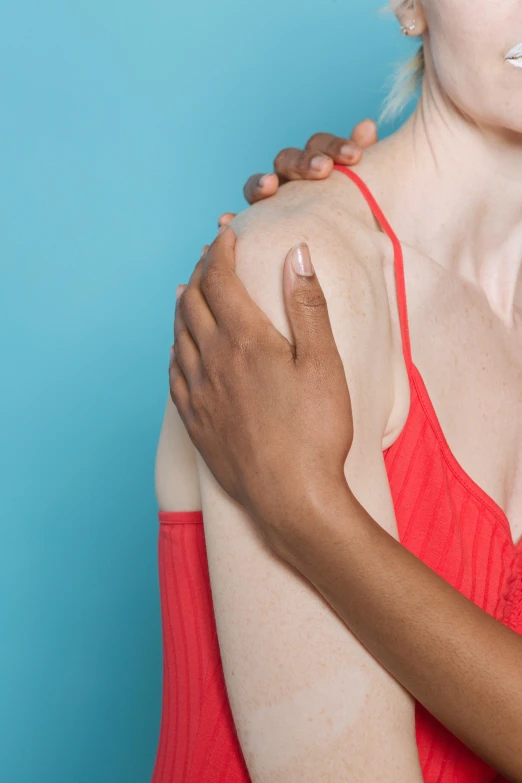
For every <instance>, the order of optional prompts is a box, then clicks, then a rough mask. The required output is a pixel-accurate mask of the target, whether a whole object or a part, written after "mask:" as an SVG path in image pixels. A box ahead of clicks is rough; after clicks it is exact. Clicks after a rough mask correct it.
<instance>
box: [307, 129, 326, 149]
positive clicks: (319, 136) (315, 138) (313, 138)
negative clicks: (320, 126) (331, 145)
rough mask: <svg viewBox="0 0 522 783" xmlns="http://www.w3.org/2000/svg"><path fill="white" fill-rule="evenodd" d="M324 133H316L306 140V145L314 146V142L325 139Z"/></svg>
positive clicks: (317, 142)
mask: <svg viewBox="0 0 522 783" xmlns="http://www.w3.org/2000/svg"><path fill="white" fill-rule="evenodd" d="M323 136H324V133H314V134H312V136H310V138H309V139H308V141H307V142H306V147H307V148H308V147H312V146H314V144H320V143H321V141H322V139H323Z"/></svg>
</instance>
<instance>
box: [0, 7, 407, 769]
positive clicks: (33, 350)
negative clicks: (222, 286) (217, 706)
mask: <svg viewBox="0 0 522 783" xmlns="http://www.w3.org/2000/svg"><path fill="white" fill-rule="evenodd" d="M383 2H384V0H383ZM0 5H1V6H2V7H1V16H2V25H1V26H2V46H1V47H0V59H1V63H0V64H1V69H0V70H1V74H2V76H1V77H0V78H1V80H2V89H1V101H0V156H1V166H0V183H1V186H0V192H1V203H0V244H1V246H0V263H1V294H0V296H1V308H0V319H1V331H0V335H1V338H0V339H1V349H2V350H1V357H2V366H1V368H0V373H1V384H0V389H1V411H2V427H1V433H2V434H1V455H0V456H1V466H0V467H1V473H0V476H1V482H2V487H1V510H2V516H1V520H2V528H1V548H0V551H1V563H0V565H1V568H0V580H1V583H0V595H1V599H0V601H1V619H2V628H1V651H0V654H1V659H0V671H1V673H2V682H1V698H0V703H1V721H2V725H1V726H0V743H1V756H0V778H1V780H2V781H5V783H148V781H149V778H150V774H151V770H152V766H153V762H154V756H155V752H156V742H157V737H158V730H159V719H160V702H161V654H162V653H161V636H160V613H159V596H158V581H157V572H156V536H157V516H156V515H157V506H156V501H155V496H154V486H153V473H154V457H155V449H156V443H157V438H158V433H159V429H160V426H161V420H162V416H163V411H164V405H165V400H166V395H167V366H168V354H169V346H170V344H171V341H172V318H173V311H174V302H175V287H176V284H178V283H181V282H187V281H188V278H189V276H190V273H191V271H192V269H193V267H194V265H195V263H196V262H197V260H198V257H199V251H200V249H201V247H202V245H203V244H205V243H206V242H209V241H211V240H212V239H213V237H214V234H215V228H216V221H217V217H218V214H219V213H220V212H222V211H226V210H241V209H243V208H244V207H245V202H244V200H243V197H242V186H243V183H244V181H245V180H246V179H247V177H248V176H249V175H250V174H251V173H254V172H257V171H269V170H271V169H272V160H273V157H274V155H275V154H276V153H277V152H278V150H279V149H280V148H281V147H283V146H301V145H303V144H304V142H305V141H306V139H307V138H308V136H309V135H311V133H313V132H315V131H318V130H329V131H332V132H335V133H338V134H348V133H349V131H350V129H351V127H352V125H353V124H354V123H355V122H356V121H357V120H359V119H363V118H364V117H365V116H371V117H374V118H375V117H377V114H378V109H379V105H380V102H381V100H382V98H383V96H384V92H383V84H384V81H385V78H386V76H387V74H388V73H389V66H390V63H392V62H393V61H394V60H396V59H397V58H400V57H402V56H403V55H404V56H405V55H406V54H408V52H411V51H413V48H412V44H411V43H408V42H406V41H405V39H403V37H402V36H401V35H400V32H399V30H398V27H397V26H396V25H395V24H394V23H393V21H392V18H389V19H387V18H385V17H381V16H380V15H379V14H378V13H377V8H378V7H379V5H382V3H378V2H377V1H376V0H371V2H369V0H356V1H354V0H263V2H261V3H254V2H245V1H244V0H221V2H216V0H185V2H181V0H168V1H167V0H125V2H124V1H123V0H103V2H102V0H73V1H72V2H71V0H46V2H41V0H38V1H37V0H17V1H16V2H12V3H7V2H5V0H4V1H3V2H1V3H0ZM389 130H390V128H384V129H383V135H384V134H386V133H387V132H389Z"/></svg>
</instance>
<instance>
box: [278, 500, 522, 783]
mask: <svg viewBox="0 0 522 783" xmlns="http://www.w3.org/2000/svg"><path fill="white" fill-rule="evenodd" d="M304 513H306V514H307V515H312V516H314V521H313V523H312V524H309V525H307V526H306V529H307V530H309V531H310V530H311V531H313V533H311V534H308V536H307V538H306V539H302V540H300V542H299V548H298V551H297V550H293V551H292V556H291V558H287V559H290V561H291V562H292V564H293V565H294V566H295V567H296V568H298V569H299V570H300V571H301V573H302V574H303V575H304V576H305V577H306V578H307V579H308V580H309V581H310V582H312V584H314V586H315V587H316V588H317V589H318V590H319V592H320V593H321V594H322V595H323V596H324V598H325V599H326V600H327V601H328V602H329V604H330V605H331V606H332V608H333V609H335V611H336V612H337V613H338V614H339V615H340V617H341V618H342V619H343V620H344V622H345V623H346V624H347V625H348V627H349V628H350V629H351V630H352V631H353V633H355V635H356V636H357V637H358V638H359V639H360V641H361V642H362V643H363V644H364V645H365V646H366V647H367V649H368V650H369V651H370V652H371V653H372V654H373V655H374V656H375V657H376V658H377V659H378V660H379V661H380V662H381V663H382V664H383V666H385V667H386V669H388V671H389V672H390V673H391V674H392V675H393V676H394V677H395V678H396V679H397V680H398V681H399V682H401V683H402V685H404V687H405V688H406V689H407V690H408V691H409V692H410V693H411V694H412V695H413V696H414V697H415V698H416V699H417V700H418V701H420V702H421V703H422V704H423V705H424V706H425V707H426V708H427V709H428V710H429V712H431V713H432V714H433V715H434V716H435V717H436V718H437V719H438V720H440V721H441V723H443V724H444V725H445V726H446V727H447V728H448V729H449V730H450V731H452V732H453V733H454V734H455V735H456V736H457V737H459V739H461V740H462V741H463V742H464V743H465V744H466V745H467V746H468V747H470V748H471V749H472V750H473V751H474V752H475V753H477V755H479V756H481V757H482V758H483V759H484V760H485V761H487V762H488V763H489V764H491V765H492V766H493V767H494V768H496V769H498V770H499V771H500V772H501V773H502V774H503V775H505V776H506V777H508V778H509V779H511V780H514V781H522V750H521V747H522V746H521V737H522V637H520V636H519V635H518V634H516V633H515V632H513V631H511V630H510V629H508V628H507V627H505V626H504V625H502V624H501V623H500V622H498V621H497V620H495V619H494V618H492V617H491V616H490V615H488V614H487V613H485V612H483V611H482V610H481V609H480V608H479V607H477V606H475V604H473V603H472V602H471V601H469V600H468V599H467V598H466V597H465V596H463V595H462V594H461V593H459V592H458V591H457V590H456V589H455V588H453V587H452V586H450V585H449V584H448V583H447V582H445V581H444V580H443V579H442V578H441V577H439V576H438V574H436V573H435V572H434V571H432V570H431V569H430V568H429V567H428V566H426V565H425V564H424V563H423V562H422V561H420V560H419V559H418V558H416V557H415V556H414V555H413V554H411V552H409V551H408V550H407V549H405V548H404V547H403V546H402V545H401V544H400V543H398V542H397V541H396V540H395V539H394V538H393V537H392V536H390V535H389V534H388V533H387V532H386V531H384V530H383V529H382V528H381V527H380V526H379V525H378V524H377V523H376V522H375V521H374V520H373V519H372V518H371V517H370V516H369V515H368V514H367V512H366V511H365V510H364V509H363V508H362V506H361V505H360V504H359V503H358V502H357V500H356V499H355V498H354V497H353V495H352V494H351V493H350V491H349V490H348V488H347V487H340V488H339V490H338V491H337V492H336V493H330V494H329V496H328V501H327V503H321V504H319V503H316V504H310V505H308V506H307V508H306V510H305V512H304ZM283 556H285V555H284V554H283Z"/></svg>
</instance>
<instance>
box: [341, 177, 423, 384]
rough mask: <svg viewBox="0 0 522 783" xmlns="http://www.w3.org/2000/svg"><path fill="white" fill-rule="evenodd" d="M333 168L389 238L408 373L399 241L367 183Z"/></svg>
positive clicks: (407, 329) (405, 305) (404, 286)
mask: <svg viewBox="0 0 522 783" xmlns="http://www.w3.org/2000/svg"><path fill="white" fill-rule="evenodd" d="M334 169H336V170H337V171H341V172H342V173H343V174H346V176H347V177H349V178H350V179H351V180H352V181H353V182H354V183H355V184H356V185H357V187H358V188H359V190H360V191H361V193H362V195H363V196H364V198H365V199H366V202H367V204H368V206H369V207H370V209H371V211H372V213H373V215H374V216H375V219H376V220H377V222H378V223H379V224H380V225H381V227H382V229H383V231H384V232H385V234H387V236H388V237H389V238H390V239H391V242H392V245H393V258H394V269H395V285H396V287H397V305H398V308H399V320H400V326H401V336H402V350H403V354H404V359H405V362H406V368H407V370H408V374H409V373H410V369H411V366H412V358H411V344H410V329H409V325H408V307H407V304H406V283H405V278H404V258H403V255H402V246H401V243H400V242H399V240H398V238H397V235H396V234H395V232H394V231H393V229H392V227H391V226H390V224H389V223H388V221H387V220H386V217H385V216H384V213H383V211H382V210H381V208H380V206H379V205H378V204H377V202H376V200H375V198H374V197H373V195H372V193H371V192H370V190H369V189H368V187H367V185H366V184H365V183H364V182H363V181H362V179H361V178H360V177H359V176H358V175H357V174H356V173H355V172H354V171H352V170H351V169H349V168H347V167H346V166H342V165H340V164H338V163H336V164H335V166H334Z"/></svg>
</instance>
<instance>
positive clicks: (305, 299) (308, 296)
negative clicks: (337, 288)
mask: <svg viewBox="0 0 522 783" xmlns="http://www.w3.org/2000/svg"><path fill="white" fill-rule="evenodd" d="M294 302H295V303H296V304H297V305H298V306H299V307H306V308H307V309H309V310H317V309H321V310H322V309H324V308H326V306H327V305H326V297H325V295H324V293H323V292H322V291H317V290H314V291H311V290H309V289H307V288H301V289H298V290H297V291H296V292H295V294H294Z"/></svg>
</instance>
